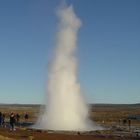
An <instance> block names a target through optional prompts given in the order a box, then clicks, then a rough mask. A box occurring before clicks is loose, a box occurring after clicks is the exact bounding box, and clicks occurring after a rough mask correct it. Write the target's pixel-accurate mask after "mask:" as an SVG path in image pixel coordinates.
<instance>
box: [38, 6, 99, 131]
mask: <svg viewBox="0 0 140 140" xmlns="http://www.w3.org/2000/svg"><path fill="white" fill-rule="evenodd" d="M57 15H58V18H59V28H58V32H57V40H56V47H55V52H54V56H53V59H52V61H51V62H50V65H49V70H48V82H47V83H48V85H47V102H46V107H45V111H44V113H43V115H42V116H41V117H40V118H39V121H38V124H37V125H38V127H39V128H42V129H48V130H72V131H85V130H93V129H97V127H96V128H95V127H93V124H92V122H91V121H90V120H89V119H88V108H87V105H86V103H85V102H84V99H83V97H82V95H81V91H80V85H79V83H78V81H77V58H76V55H75V51H76V48H77V46H76V41H77V32H78V29H79V28H80V26H81V21H80V20H79V18H78V17H77V16H76V15H75V13H74V10H73V7H72V6H66V5H65V6H63V7H61V8H59V10H58V12H57Z"/></svg>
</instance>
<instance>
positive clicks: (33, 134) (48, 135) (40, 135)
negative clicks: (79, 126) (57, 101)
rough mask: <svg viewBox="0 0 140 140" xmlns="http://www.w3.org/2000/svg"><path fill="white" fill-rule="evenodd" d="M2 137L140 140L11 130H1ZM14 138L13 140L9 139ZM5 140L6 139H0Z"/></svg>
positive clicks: (56, 139)
mask: <svg viewBox="0 0 140 140" xmlns="http://www.w3.org/2000/svg"><path fill="white" fill-rule="evenodd" d="M0 135H2V136H3V138H5V137H7V139H5V140H139V138H134V137H133V138H129V137H117V136H101V135H100V136H97V135H95V134H92V135H90V134H87V135H85V134H61V133H57V132H55V133H48V132H46V131H44V132H41V131H32V130H30V131H29V130H21V129H17V130H16V131H15V132H10V131H9V129H2V128H1V129H0ZM8 138H12V139H8ZM0 140H4V139H0Z"/></svg>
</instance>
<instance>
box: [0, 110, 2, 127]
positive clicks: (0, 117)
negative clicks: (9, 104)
mask: <svg viewBox="0 0 140 140" xmlns="http://www.w3.org/2000/svg"><path fill="white" fill-rule="evenodd" d="M0 126H2V113H1V112H0Z"/></svg>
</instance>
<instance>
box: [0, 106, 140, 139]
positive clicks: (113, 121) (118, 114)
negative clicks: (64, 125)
mask: <svg viewBox="0 0 140 140" xmlns="http://www.w3.org/2000/svg"><path fill="white" fill-rule="evenodd" d="M0 111H1V112H3V113H5V115H6V121H7V122H9V114H10V112H15V113H19V114H20V115H21V119H20V121H21V122H24V121H25V120H24V114H25V112H27V113H28V114H29V120H28V121H29V122H33V123H34V122H35V120H36V119H37V116H38V112H39V106H24V105H23V106H18V105H14V106H11V105H10V106H7V105H6V106H5V105H3V106H0ZM90 114H91V119H92V120H94V121H96V122H97V123H98V124H100V125H102V126H105V127H107V128H109V129H110V130H109V131H101V132H93V133H88V134H78V133H60V132H59V133H58V132H52V133H50V132H47V131H37V130H27V129H26V128H25V127H22V128H17V130H16V131H15V132H10V131H9V128H0V140H140V120H131V125H132V126H133V129H132V128H131V129H130V130H129V129H128V123H126V124H123V120H124V119H126V120H127V117H128V116H129V115H135V114H140V105H114V106H113V105H96V106H92V107H91V113H90ZM136 127H138V129H137V131H138V133H135V132H134V131H136V129H135V128H136ZM118 129H119V130H118ZM137 134H138V136H137ZM9 138H11V139H9Z"/></svg>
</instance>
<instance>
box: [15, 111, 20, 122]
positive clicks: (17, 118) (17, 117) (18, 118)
mask: <svg viewBox="0 0 140 140" xmlns="http://www.w3.org/2000/svg"><path fill="white" fill-rule="evenodd" d="M16 121H17V123H19V121H20V115H19V114H18V113H17V114H16Z"/></svg>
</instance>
